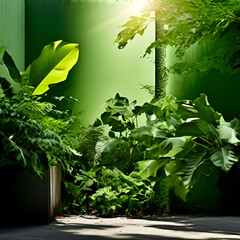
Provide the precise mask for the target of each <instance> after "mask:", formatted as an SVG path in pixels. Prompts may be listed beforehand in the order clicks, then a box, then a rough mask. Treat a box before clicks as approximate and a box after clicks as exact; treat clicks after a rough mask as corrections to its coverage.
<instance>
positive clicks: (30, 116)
mask: <svg viewBox="0 0 240 240" xmlns="http://www.w3.org/2000/svg"><path fill="white" fill-rule="evenodd" d="M4 82H5V83H6V85H7V83H8V82H7V81H4ZM1 85H2V86H3V83H2V84H1ZM7 93H8V95H9V96H10V98H9V97H7V95H2V96H1V97H0V136H1V138H0V139H1V141H0V148H1V152H0V156H1V157H0V159H1V160H0V165H1V166H3V165H9V164H18V165H21V166H23V167H24V168H27V169H29V170H30V171H31V172H33V173H35V174H36V175H37V176H39V177H40V178H43V177H44V174H45V170H46V169H47V168H48V167H49V166H52V165H56V164H57V165H58V164H61V165H62V166H63V168H64V169H66V168H68V167H69V162H71V161H73V160H74V159H78V158H79V156H80V154H79V153H78V152H77V151H75V150H74V149H73V146H72V145H71V143H67V141H66V140H65V139H66V135H68V137H69V135H71V134H70V133H71V131H70V129H69V127H70V126H69V123H70V122H71V116H68V117H65V119H63V118H62V114H63V113H62V112H60V111H55V110H54V105H53V104H51V103H47V102H40V101H39V99H37V97H35V96H34V95H32V87H28V86H25V87H23V88H22V89H21V90H20V91H19V92H18V93H17V94H14V95H13V96H12V95H11V94H10V93H9V89H7ZM53 114H54V116H55V117H53ZM72 138H73V137H72Z"/></svg>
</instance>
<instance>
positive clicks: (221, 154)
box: [210, 144, 239, 172]
mask: <svg viewBox="0 0 240 240" xmlns="http://www.w3.org/2000/svg"><path fill="white" fill-rule="evenodd" d="M210 159H211V161H212V162H213V164H214V165H215V166H217V167H220V168H221V169H222V170H223V171H225V172H228V171H229V170H230V168H231V167H232V165H233V164H234V163H235V162H237V161H238V159H239V154H237V152H236V147H235V146H234V145H232V144H227V145H225V146H224V147H222V148H217V150H216V151H215V152H214V154H213V155H212V156H211V158H210Z"/></svg>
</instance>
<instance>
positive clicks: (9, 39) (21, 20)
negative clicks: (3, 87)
mask: <svg viewBox="0 0 240 240" xmlns="http://www.w3.org/2000/svg"><path fill="white" fill-rule="evenodd" d="M2 46H6V48H7V50H8V51H9V53H10V54H11V55H12V57H13V58H14V60H15V62H16V65H17V66H18V67H19V69H21V70H23V69H24V58H25V57H24V56H25V1H24V0H0V47H2ZM0 73H1V76H5V77H8V73H7V71H6V69H3V68H1V67H0Z"/></svg>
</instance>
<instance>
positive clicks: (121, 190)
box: [90, 167, 154, 214]
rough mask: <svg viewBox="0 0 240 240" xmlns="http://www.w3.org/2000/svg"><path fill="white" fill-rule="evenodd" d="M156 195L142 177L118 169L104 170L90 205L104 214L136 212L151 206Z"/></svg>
mask: <svg viewBox="0 0 240 240" xmlns="http://www.w3.org/2000/svg"><path fill="white" fill-rule="evenodd" d="M153 195H154V193H153V190H152V188H151V187H150V186H149V184H148V185H147V184H146V183H144V181H143V180H142V179H141V178H140V176H139V175H138V174H137V173H135V172H132V173H131V174H130V175H129V176H127V175H125V174H124V173H123V172H121V171H120V170H118V169H117V168H113V169H108V168H105V167H104V168H103V169H102V177H101V178H100V182H99V188H98V190H97V191H96V192H95V193H94V194H93V195H92V196H91V202H90V204H91V205H92V206H93V207H94V208H95V209H96V210H98V211H99V212H102V213H104V214H120V213H125V212H136V211H139V210H140V209H141V208H144V207H145V208H146V207H148V205H149V198H151V197H152V196H153Z"/></svg>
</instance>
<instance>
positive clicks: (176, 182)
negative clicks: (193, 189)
mask: <svg viewBox="0 0 240 240" xmlns="http://www.w3.org/2000/svg"><path fill="white" fill-rule="evenodd" d="M164 182H165V183H166V185H167V187H168V189H172V190H173V191H174V193H175V195H176V196H178V197H180V198H181V199H182V200H183V201H186V195H187V192H188V191H187V189H186V187H185V186H184V185H183V183H182V181H180V179H179V178H178V177H177V176H173V175H169V176H167V177H166V178H165V179H164Z"/></svg>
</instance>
